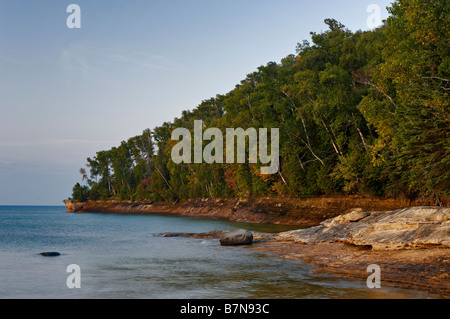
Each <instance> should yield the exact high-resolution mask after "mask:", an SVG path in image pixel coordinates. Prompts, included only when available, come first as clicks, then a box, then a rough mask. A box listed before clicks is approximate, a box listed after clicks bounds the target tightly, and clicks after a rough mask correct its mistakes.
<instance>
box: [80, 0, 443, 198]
mask: <svg viewBox="0 0 450 319" xmlns="http://www.w3.org/2000/svg"><path fill="white" fill-rule="evenodd" d="M449 2H450V1H449V0H398V1H396V2H395V3H393V4H392V6H391V7H390V8H389V9H388V10H389V13H390V16H389V17H388V18H387V19H386V20H385V21H384V23H383V25H382V26H381V27H379V28H377V29H375V30H371V31H356V32H352V31H350V30H348V29H347V28H346V27H345V26H344V25H342V24H341V23H339V22H338V21H336V20H334V19H326V20H325V24H326V26H327V30H326V31H324V32H320V33H316V32H311V43H310V42H309V41H306V40H304V41H303V42H302V43H299V44H298V45H297V48H296V53H295V54H290V55H288V56H286V57H285V58H284V59H282V60H281V62H280V63H275V62H270V63H268V64H267V65H264V66H260V67H259V68H258V69H257V70H256V71H254V72H253V73H251V74H248V75H247V76H246V78H245V79H244V80H242V81H241V83H240V84H238V85H236V87H235V88H234V89H233V90H232V91H230V92H228V93H227V94H224V95H217V96H216V97H214V98H210V99H207V100H204V101H202V102H201V103H200V105H198V106H197V107H196V108H194V109H193V110H190V111H183V112H182V114H181V116H180V117H179V118H175V119H174V120H173V121H172V122H165V123H163V124H162V125H161V126H158V127H155V128H154V129H153V130H150V129H146V130H145V131H143V133H142V134H141V135H139V136H135V137H132V138H130V139H128V140H126V141H123V142H122V143H121V144H120V146H117V147H113V148H112V149H110V150H104V151H99V152H97V153H96V155H95V157H92V158H88V159H87V164H86V168H82V169H80V173H81V174H82V179H83V181H82V182H81V184H80V183H77V184H76V185H75V186H74V188H73V194H72V197H73V199H75V200H79V201H85V200H88V199H91V200H97V199H104V200H106V199H111V198H115V199H121V200H134V201H175V200H177V199H187V198H204V197H243V196H252V195H254V196H259V195H270V194H276V195H288V196H295V197H300V198H304V197H310V196H315V195H323V194H355V193H358V194H365V195H371V196H379V197H399V196H404V197H406V198H408V199H410V200H414V199H417V198H420V197H429V196H434V197H435V198H436V199H437V201H439V198H442V197H446V196H449V195H450V125H449V124H450V123H449V114H450V112H449V111H450V108H449V98H448V94H449V90H450V37H449V30H450V19H449V17H450V14H449V8H450V3H449ZM194 120H202V121H203V123H204V124H205V128H208V127H215V128H220V129H221V130H222V131H223V132H224V131H225V129H226V128H237V127H242V128H244V129H246V128H250V127H252V128H256V129H258V128H268V129H269V130H270V129H271V128H279V131H280V141H279V145H280V167H279V171H278V172H277V174H273V175H261V174H260V166H261V165H260V164H249V163H244V164H226V163H225V164H206V163H201V164H196V163H190V164H184V163H181V164H175V163H173V162H172V160H171V149H172V147H173V146H174V145H175V144H176V143H177V141H174V140H171V132H172V131H173V130H174V129H175V128H178V127H183V128H188V129H190V130H193V128H194Z"/></svg>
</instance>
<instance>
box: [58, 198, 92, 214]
mask: <svg viewBox="0 0 450 319" xmlns="http://www.w3.org/2000/svg"><path fill="white" fill-rule="evenodd" d="M63 203H64V205H65V206H66V209H67V210H66V212H68V213H76V212H78V211H79V210H81V209H82V208H83V207H84V205H85V204H86V203H81V202H75V201H72V200H70V199H66V200H63Z"/></svg>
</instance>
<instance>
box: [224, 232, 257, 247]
mask: <svg viewBox="0 0 450 319" xmlns="http://www.w3.org/2000/svg"><path fill="white" fill-rule="evenodd" d="M252 242H253V234H252V233H251V232H249V231H248V230H245V229H236V230H232V231H228V232H225V233H224V234H223V235H222V236H220V244H221V245H222V246H234V245H250V244H251V243H252Z"/></svg>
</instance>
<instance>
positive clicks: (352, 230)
mask: <svg viewBox="0 0 450 319" xmlns="http://www.w3.org/2000/svg"><path fill="white" fill-rule="evenodd" d="M276 238H277V239H281V240H293V241H296V242H299V243H304V244H314V243H332V242H342V243H346V244H351V245H357V246H365V247H371V248H372V249H373V250H395V249H407V248H421V247H428V246H434V247H435V246H438V247H450V208H448V207H409V208H404V209H398V210H394V211H388V212H371V213H368V212H352V213H350V214H346V215H341V216H338V217H335V218H332V219H329V220H326V221H324V222H323V223H321V224H320V225H319V226H316V227H311V228H308V229H301V230H294V231H289V232H284V233H280V234H279V235H278V236H276Z"/></svg>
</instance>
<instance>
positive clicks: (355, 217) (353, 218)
mask: <svg viewBox="0 0 450 319" xmlns="http://www.w3.org/2000/svg"><path fill="white" fill-rule="evenodd" d="M369 215H370V213H367V212H361V211H352V212H351V213H348V214H346V215H340V216H337V217H335V218H332V219H328V220H326V221H324V222H322V223H321V225H324V226H325V227H332V226H334V225H337V224H343V223H355V222H358V221H360V220H361V219H363V218H366V217H367V216H369Z"/></svg>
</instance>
